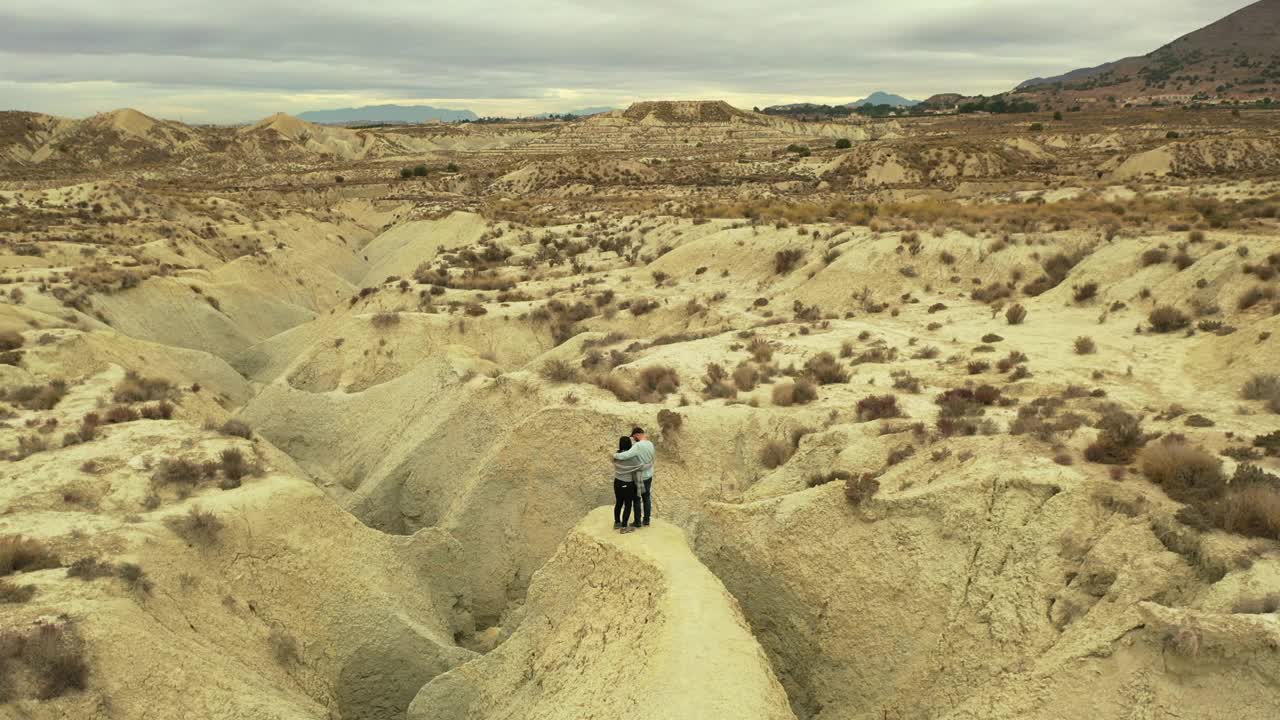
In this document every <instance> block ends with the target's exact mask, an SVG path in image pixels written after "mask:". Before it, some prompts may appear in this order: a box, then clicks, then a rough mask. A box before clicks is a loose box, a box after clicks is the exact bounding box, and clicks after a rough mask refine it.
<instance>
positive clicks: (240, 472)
mask: <svg viewBox="0 0 1280 720" xmlns="http://www.w3.org/2000/svg"><path fill="white" fill-rule="evenodd" d="M218 461H219V464H220V465H221V468H222V474H223V476H224V477H226V478H227V479H228V480H231V481H232V482H235V483H236V484H237V486H238V485H239V482H240V480H241V479H242V478H243V477H244V476H245V475H248V474H249V464H248V463H247V462H245V459H244V453H242V452H240V449H239V448H227V449H226V450H223V451H222V453H221V454H220V455H219V456H218Z"/></svg>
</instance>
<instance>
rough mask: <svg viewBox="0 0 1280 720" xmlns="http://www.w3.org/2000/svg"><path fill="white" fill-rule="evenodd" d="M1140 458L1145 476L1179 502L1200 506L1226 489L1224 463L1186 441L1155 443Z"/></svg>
mask: <svg viewBox="0 0 1280 720" xmlns="http://www.w3.org/2000/svg"><path fill="white" fill-rule="evenodd" d="M1139 459H1140V464H1141V468H1142V474H1143V475H1144V476H1146V478H1147V479H1148V480H1150V481H1151V482H1153V483H1155V484H1157V485H1159V486H1160V487H1162V488H1163V489H1164V491H1165V494H1166V495H1168V496H1169V497H1170V498H1172V499H1174V500H1177V501H1178V502H1181V503H1187V504H1189V505H1199V504H1202V503H1206V502H1209V501H1212V500H1216V499H1218V498H1219V497H1221V496H1222V494H1223V492H1224V491H1225V490H1226V481H1227V479H1226V476H1225V475H1223V473H1222V461H1221V460H1219V459H1218V458H1216V457H1214V456H1213V455H1210V454H1209V453H1207V452H1205V451H1203V450H1201V449H1200V448H1197V447H1192V446H1191V445H1187V444H1186V443H1185V442H1181V441H1178V440H1172V439H1165V440H1163V441H1161V442H1158V443H1154V444H1152V445H1149V446H1147V448H1146V449H1144V450H1143V451H1142V454H1141V456H1140V458H1139Z"/></svg>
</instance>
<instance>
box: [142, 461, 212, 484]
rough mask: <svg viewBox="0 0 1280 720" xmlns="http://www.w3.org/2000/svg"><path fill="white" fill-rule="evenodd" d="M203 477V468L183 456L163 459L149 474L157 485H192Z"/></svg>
mask: <svg viewBox="0 0 1280 720" xmlns="http://www.w3.org/2000/svg"><path fill="white" fill-rule="evenodd" d="M203 477H204V470H203V469H202V468H201V467H200V466H199V465H197V464H196V463H194V462H191V461H190V460H186V459H184V458H177V459H169V460H163V461H161V463H160V466H159V467H157V468H156V471H155V473H154V474H153V475H152V476H151V480H152V482H154V483H155V484H157V485H183V486H189V487H194V486H195V485H196V484H198V483H199V482H200V480H201V479H202V478H203Z"/></svg>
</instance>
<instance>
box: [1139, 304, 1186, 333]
mask: <svg viewBox="0 0 1280 720" xmlns="http://www.w3.org/2000/svg"><path fill="white" fill-rule="evenodd" d="M1147 322H1148V323H1150V324H1151V329H1152V330H1154V331H1156V332H1158V333H1167V332H1173V331H1174V330H1181V329H1182V328H1185V327H1186V326H1187V325H1190V324H1191V318H1189V317H1187V314H1186V313H1184V312H1182V311H1181V310H1179V309H1177V308H1175V307H1171V306H1169V305H1161V306H1160V307H1157V308H1156V309H1154V310H1152V311H1151V314H1150V315H1148V316H1147Z"/></svg>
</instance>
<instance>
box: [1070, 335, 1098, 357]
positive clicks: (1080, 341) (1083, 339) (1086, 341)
mask: <svg viewBox="0 0 1280 720" xmlns="http://www.w3.org/2000/svg"><path fill="white" fill-rule="evenodd" d="M1075 348H1076V354H1077V355H1092V354H1094V353H1095V352H1097V351H1098V346H1097V345H1095V344H1094V342H1093V338H1091V337H1087V336H1085V335H1081V336H1080V337H1078V338H1076V341H1075Z"/></svg>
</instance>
